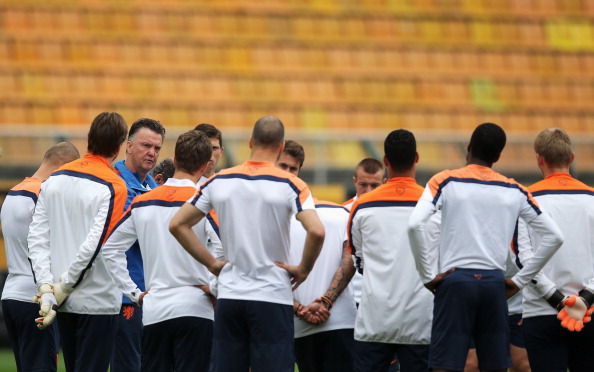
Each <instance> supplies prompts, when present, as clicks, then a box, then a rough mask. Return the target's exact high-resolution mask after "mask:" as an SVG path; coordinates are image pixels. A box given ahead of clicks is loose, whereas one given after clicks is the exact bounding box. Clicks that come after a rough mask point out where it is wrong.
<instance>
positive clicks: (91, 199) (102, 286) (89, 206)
mask: <svg viewBox="0 0 594 372" xmlns="http://www.w3.org/2000/svg"><path fill="white" fill-rule="evenodd" d="M127 195H128V191H127V189H126V184H125V183H124V180H122V179H121V178H120V177H119V176H118V175H117V174H116V173H115V172H114V171H113V169H112V168H111V165H110V164H109V163H108V162H107V161H106V160H105V159H104V158H102V157H100V156H96V155H92V154H86V155H85V156H84V157H82V158H80V159H77V160H75V161H73V162H71V163H68V164H66V165H64V166H62V167H61V168H59V169H58V170H56V171H55V172H54V173H52V175H51V176H50V177H49V178H48V179H47V180H46V181H45V182H44V183H43V184H42V185H41V192H40V194H39V199H38V201H37V206H36V207H35V214H34V215H33V221H32V222H31V225H30V227H29V236H28V243H29V258H30V259H31V264H32V266H33V270H34V272H35V275H36V279H37V285H38V286H39V285H41V284H43V283H47V284H52V283H54V282H57V281H60V280H61V281H62V284H63V285H64V286H65V287H66V288H70V289H72V290H73V292H72V294H71V295H70V297H68V299H67V300H66V301H65V302H64V303H63V304H62V305H61V307H60V308H59V311H62V312H67V313H77V314H118V313H119V312H120V307H121V303H122V294H121V292H120V291H119V290H118V288H117V287H116V285H115V283H114V282H113V280H112V279H111V275H110V273H109V270H108V268H107V266H106V264H105V261H104V259H103V256H102V255H100V254H99V253H100V249H101V244H102V243H103V242H104V241H105V239H106V237H107V235H108V233H109V231H110V230H111V229H113V227H114V226H115V223H116V222H117V220H118V219H119V217H120V216H121V214H122V211H123V210H124V205H125V203H126V197H127ZM123 264H124V265H125V262H124V263H123Z"/></svg>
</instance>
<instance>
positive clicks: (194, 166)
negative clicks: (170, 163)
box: [175, 130, 212, 174]
mask: <svg viewBox="0 0 594 372" xmlns="http://www.w3.org/2000/svg"><path fill="white" fill-rule="evenodd" d="M211 156H212V143H211V142H210V139H209V138H208V136H207V135H206V134H204V132H201V131H198V130H190V131H188V132H186V133H183V134H181V135H180V136H179V137H178V138H177V142H176V143H175V165H176V167H177V169H179V170H181V171H184V172H186V173H190V174H192V173H194V172H196V171H197V170H199V169H200V168H202V167H203V166H204V165H206V163H208V162H209V161H210V157H211Z"/></svg>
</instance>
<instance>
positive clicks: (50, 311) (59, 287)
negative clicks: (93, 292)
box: [33, 283, 72, 329]
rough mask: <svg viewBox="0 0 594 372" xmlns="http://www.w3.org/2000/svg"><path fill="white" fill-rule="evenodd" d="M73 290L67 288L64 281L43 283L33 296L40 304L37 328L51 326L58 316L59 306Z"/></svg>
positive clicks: (36, 320) (34, 300) (36, 321)
mask: <svg viewBox="0 0 594 372" xmlns="http://www.w3.org/2000/svg"><path fill="white" fill-rule="evenodd" d="M70 293H72V291H69V290H67V289H66V288H65V287H64V285H63V284H62V283H54V285H50V284H42V285H40V286H39V292H38V293H37V294H36V295H35V296H33V302H36V303H38V304H39V315H40V317H39V318H36V319H35V323H37V328H39V329H45V328H47V327H49V326H50V325H51V324H52V323H53V322H54V319H55V318H56V315H57V313H56V311H57V310H58V307H59V306H60V305H61V304H62V303H63V302H64V301H65V300H66V299H67V298H68V296H69V295H70Z"/></svg>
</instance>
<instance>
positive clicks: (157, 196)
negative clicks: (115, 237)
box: [116, 178, 214, 325]
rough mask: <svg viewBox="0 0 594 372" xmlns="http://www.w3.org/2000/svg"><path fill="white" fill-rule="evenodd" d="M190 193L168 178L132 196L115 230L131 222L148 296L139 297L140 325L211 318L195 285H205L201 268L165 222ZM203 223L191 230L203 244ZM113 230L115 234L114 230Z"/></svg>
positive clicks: (184, 183) (189, 185) (187, 184)
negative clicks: (142, 303)
mask: <svg viewBox="0 0 594 372" xmlns="http://www.w3.org/2000/svg"><path fill="white" fill-rule="evenodd" d="M195 192H196V188H195V184H194V183H193V182H192V181H190V180H180V179H175V178H170V179H168V180H167V182H166V183H165V184H164V185H162V186H159V187H158V188H156V189H154V190H151V191H149V192H147V193H145V194H143V195H139V196H137V197H136V198H135V199H134V201H133V202H132V204H131V209H130V211H129V213H127V214H126V215H125V216H124V217H123V218H122V221H121V222H120V223H119V224H118V225H120V226H119V227H118V229H119V228H122V227H124V226H123V223H125V221H126V220H128V219H130V220H131V221H130V222H131V223H133V224H134V228H135V230H136V235H137V238H138V243H139V245H140V251H141V253H142V260H143V266H144V275H145V281H146V286H147V288H149V289H150V290H149V294H148V295H147V296H145V298H144V301H145V303H144V305H143V308H144V311H143V324H144V325H148V324H153V323H157V322H160V321H163V320H167V319H171V318H174V317H181V316H200V317H204V318H207V319H213V318H214V314H213V309H212V304H211V302H210V300H209V299H208V297H207V295H206V294H205V292H204V291H202V290H201V289H199V288H197V287H196V286H197V285H209V277H208V270H207V268H206V267H205V266H204V265H202V264H201V263H199V262H198V261H196V260H195V259H194V258H193V257H192V256H191V255H190V254H189V253H188V252H186V251H185V250H184V249H183V247H182V246H181V245H180V244H179V242H178V241H177V240H176V239H175V237H174V236H173V235H171V233H170V232H169V228H168V226H169V222H170V221H171V218H172V217H173V215H174V214H175V213H176V212H177V211H178V210H179V208H180V207H181V206H182V205H183V204H184V203H185V202H186V201H187V200H188V199H190V198H191V197H192V196H193V195H194V194H195ZM205 223H208V221H207V220H206V219H203V220H202V221H200V223H198V224H196V225H195V226H194V227H193V229H194V231H195V232H196V234H197V235H198V237H199V239H200V240H201V241H202V243H203V244H205V245H206V240H207V239H206V236H205V226H204V225H205ZM116 231H117V230H116Z"/></svg>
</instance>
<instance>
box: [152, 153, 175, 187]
mask: <svg viewBox="0 0 594 372" xmlns="http://www.w3.org/2000/svg"><path fill="white" fill-rule="evenodd" d="M174 173H175V164H173V159H171V158H165V159H163V160H161V161H160V162H159V163H158V164H157V165H155V167H154V168H153V169H152V170H151V175H152V176H153V177H154V176H156V175H157V174H161V175H162V176H163V182H165V181H167V180H168V179H169V178H171V177H173V174H174Z"/></svg>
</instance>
